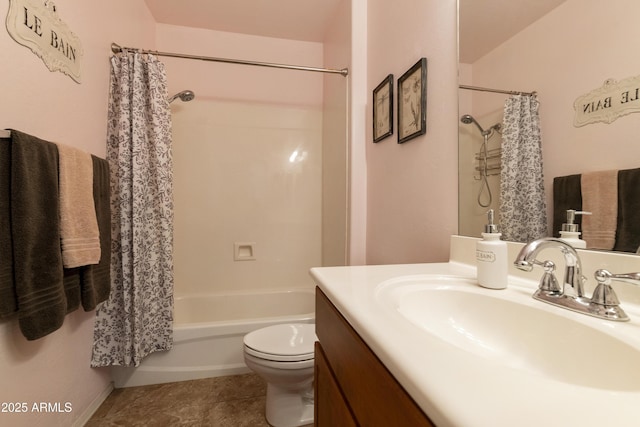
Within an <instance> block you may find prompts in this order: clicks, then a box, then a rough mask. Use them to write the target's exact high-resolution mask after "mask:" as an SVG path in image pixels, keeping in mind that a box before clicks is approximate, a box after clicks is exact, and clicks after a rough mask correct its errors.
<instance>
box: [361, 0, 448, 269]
mask: <svg viewBox="0 0 640 427" xmlns="http://www.w3.org/2000/svg"><path fill="white" fill-rule="evenodd" d="M456 11H457V5H456V1H455V0H406V1H403V2H402V3H401V4H398V3H396V2H389V1H386V0H371V1H369V2H368V30H367V33H368V49H367V51H368V90H369V94H368V96H369V102H368V107H367V111H366V117H367V122H366V129H367V138H366V145H367V174H368V183H367V187H368V202H367V211H368V215H367V263H368V264H381V263H408V262H433V261H445V260H447V259H448V255H449V238H450V236H451V234H455V233H456V230H457V217H458V211H457V176H458V173H457V139H458V138H457V133H458V125H457V119H456V116H457V113H458V103H457V98H456V96H455V94H456V93H457V84H458V77H457V54H456V52H457V47H456V43H457V41H456V22H457V15H456ZM421 57H426V58H427V60H428V78H427V80H428V82H427V86H428V87H427V92H428V93H427V133H426V135H423V136H421V137H418V138H415V139H413V140H411V141H409V142H406V143H404V144H397V136H396V134H397V125H394V129H395V133H394V135H392V136H391V137H389V138H387V139H385V140H383V141H381V142H379V143H377V144H373V143H372V138H371V96H372V95H371V91H372V90H373V88H375V87H376V86H377V85H378V84H379V83H380V82H381V81H382V79H384V78H385V77H386V76H387V74H389V73H393V75H394V77H395V80H396V81H397V79H398V78H399V77H400V76H401V75H402V74H403V73H404V72H405V71H406V70H408V69H409V68H410V67H411V66H412V65H413V64H415V63H416V62H417V61H418V60H419V59H420V58H421ZM394 93H397V86H395V87H394ZM394 117H397V114H395V115H394Z"/></svg>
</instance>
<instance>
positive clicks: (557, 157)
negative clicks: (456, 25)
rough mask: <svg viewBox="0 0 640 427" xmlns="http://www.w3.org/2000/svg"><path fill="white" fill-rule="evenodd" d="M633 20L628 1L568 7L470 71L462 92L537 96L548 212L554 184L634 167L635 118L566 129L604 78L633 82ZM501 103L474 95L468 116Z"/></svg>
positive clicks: (587, 1)
mask: <svg viewBox="0 0 640 427" xmlns="http://www.w3.org/2000/svg"><path fill="white" fill-rule="evenodd" d="M638 14H640V3H639V2H637V1H635V0H615V1H608V2H602V1H598V0H567V1H566V2H565V3H563V4H562V5H561V6H559V7H558V8H556V9H554V10H553V11H551V12H550V13H549V14H547V15H546V16H544V17H543V18H542V19H540V20H539V21H537V22H535V23H534V24H532V25H530V26H529V27H527V28H526V29H524V30H523V31H522V32H520V33H519V34H517V35H516V36H514V37H513V38H512V39H510V40H508V41H507V42H505V43H504V44H502V45H501V46H499V47H498V48H497V49H495V50H494V51H492V52H490V53H489V54H487V55H485V56H484V57H483V58H481V59H479V60H478V61H476V62H475V63H474V64H472V67H473V72H472V81H471V82H466V83H468V84H474V85H477V86H486V87H495V88H501V89H508V90H523V91H532V90H535V91H537V92H538V99H539V100H540V120H541V127H542V144H543V159H544V160H543V161H544V175H545V188H546V189H547V207H548V209H549V207H550V206H552V191H551V188H552V183H553V178H554V177H556V176H564V175H570V174H574V173H581V172H588V171H596V170H607V169H628V168H637V167H640V162H639V161H638V159H639V158H640V145H639V144H638V143H637V141H636V139H637V134H638V118H639V117H640V116H639V115H638V114H631V115H628V116H625V117H621V118H618V119H617V120H616V121H615V122H613V123H611V124H604V123H596V124H590V125H587V126H584V127H581V128H575V127H574V126H573V119H574V109H573V103H574V101H575V100H576V98H578V97H579V96H581V95H583V94H585V93H587V92H589V91H591V90H593V89H596V88H598V87H600V86H601V85H602V84H603V83H604V81H605V80H606V79H608V78H613V79H616V80H622V79H624V78H626V77H632V76H636V75H638V74H640V56H638V55H636V54H634V53H633V52H634V49H633V47H632V46H635V43H636V40H638V39H639V38H640V28H639V27H638V26H637V25H630V24H629V17H633V16H637V15H638ZM463 83H464V82H463ZM504 99H505V96H504V95H491V94H484V95H481V94H479V93H474V95H473V114H477V115H478V116H479V117H482V116H484V115H485V114H487V113H488V112H491V111H494V110H496V109H500V108H502V105H503V103H504ZM549 222H551V216H550V215H549Z"/></svg>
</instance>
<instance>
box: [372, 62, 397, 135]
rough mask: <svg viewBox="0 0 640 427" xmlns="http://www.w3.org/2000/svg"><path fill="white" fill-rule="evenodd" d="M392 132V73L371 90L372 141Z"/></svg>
mask: <svg viewBox="0 0 640 427" xmlns="http://www.w3.org/2000/svg"><path fill="white" fill-rule="evenodd" d="M392 134H393V74H389V75H388V76H387V77H386V78H385V79H384V80H383V81H382V82H381V83H380V84H379V85H378V86H376V88H375V89H374V90H373V142H379V141H382V140H383V139H385V138H386V137H388V136H390V135H392Z"/></svg>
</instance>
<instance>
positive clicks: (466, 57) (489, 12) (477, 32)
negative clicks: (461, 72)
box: [459, 0, 566, 64]
mask: <svg viewBox="0 0 640 427" xmlns="http://www.w3.org/2000/svg"><path fill="white" fill-rule="evenodd" d="M459 1H460V62H462V63H463V64H472V63H474V62H475V61H476V60H477V59H478V58H481V57H482V56H484V55H485V54H487V53H488V52H490V51H492V50H493V49H495V48H496V47H498V46H499V45H500V44H502V43H503V42H505V41H506V40H508V39H510V38H511V37H513V36H514V35H515V34H517V33H518V32H520V31H522V30H523V29H524V28H525V27H527V26H528V25H530V24H532V23H533V22H535V21H537V20H538V19H540V18H541V17H542V16H544V15H546V14H547V13H549V12H550V11H551V10H553V9H555V8H556V7H558V6H559V5H561V4H562V3H564V2H565V1H566V0H520V1H514V0H459Z"/></svg>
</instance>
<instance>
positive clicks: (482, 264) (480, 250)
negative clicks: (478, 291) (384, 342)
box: [476, 209, 509, 289]
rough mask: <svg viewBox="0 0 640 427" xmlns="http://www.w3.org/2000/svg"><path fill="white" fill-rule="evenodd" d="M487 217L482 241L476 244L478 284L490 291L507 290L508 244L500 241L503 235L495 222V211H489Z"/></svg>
mask: <svg viewBox="0 0 640 427" xmlns="http://www.w3.org/2000/svg"><path fill="white" fill-rule="evenodd" d="M487 217H488V218H487V220H488V221H487V225H485V227H484V233H482V240H479V241H478V243H477V244H476V261H477V262H476V264H477V266H478V284H479V285H480V286H483V287H485V288H490V289H505V288H506V287H507V275H508V263H509V260H508V256H507V242H505V241H503V240H500V236H502V234H501V233H499V232H498V227H497V226H496V225H495V224H494V222H493V209H489V211H488V212H487Z"/></svg>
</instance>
